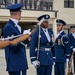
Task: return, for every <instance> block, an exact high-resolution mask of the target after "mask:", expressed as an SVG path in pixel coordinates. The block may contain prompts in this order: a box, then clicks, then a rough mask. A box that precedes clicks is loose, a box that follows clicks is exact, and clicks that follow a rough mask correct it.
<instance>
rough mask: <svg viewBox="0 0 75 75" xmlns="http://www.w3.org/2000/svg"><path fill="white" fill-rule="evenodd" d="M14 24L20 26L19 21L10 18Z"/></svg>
mask: <svg viewBox="0 0 75 75" xmlns="http://www.w3.org/2000/svg"><path fill="white" fill-rule="evenodd" d="M10 19H11V20H12V21H13V22H14V23H15V25H18V22H19V21H18V20H16V19H13V18H10Z"/></svg>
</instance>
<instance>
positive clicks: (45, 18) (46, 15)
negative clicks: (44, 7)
mask: <svg viewBox="0 0 75 75" xmlns="http://www.w3.org/2000/svg"><path fill="white" fill-rule="evenodd" d="M42 18H44V21H48V20H49V18H50V15H48V14H45V15H41V16H39V17H38V18H37V20H38V21H40V20H41V19H42Z"/></svg>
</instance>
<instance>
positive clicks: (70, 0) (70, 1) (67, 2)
mask: <svg viewBox="0 0 75 75" xmlns="http://www.w3.org/2000/svg"><path fill="white" fill-rule="evenodd" d="M64 7H65V8H74V0H64Z"/></svg>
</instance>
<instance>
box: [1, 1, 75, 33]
mask: <svg viewBox="0 0 75 75" xmlns="http://www.w3.org/2000/svg"><path fill="white" fill-rule="evenodd" d="M14 3H23V5H24V6H23V10H22V18H21V20H20V25H21V27H22V29H28V28H33V27H34V25H36V24H37V22H38V21H37V17H38V16H40V15H43V14H49V15H50V20H49V28H53V27H55V26H53V25H54V24H55V23H54V22H55V19H57V18H60V19H63V20H65V21H66V23H67V25H66V27H65V31H66V33H68V32H69V27H70V26H71V25H74V24H75V23H74V21H75V15H74V13H75V1H74V0H0V34H1V32H2V29H3V27H4V25H5V24H6V23H7V21H8V20H9V18H10V17H9V16H10V13H9V10H7V9H6V8H7V6H8V5H11V4H14ZM55 29H56V28H55Z"/></svg>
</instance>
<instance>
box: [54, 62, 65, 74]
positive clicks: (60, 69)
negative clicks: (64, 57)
mask: <svg viewBox="0 0 75 75" xmlns="http://www.w3.org/2000/svg"><path fill="white" fill-rule="evenodd" d="M54 72H55V75H65V63H64V62H56V63H55V68H54Z"/></svg>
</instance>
